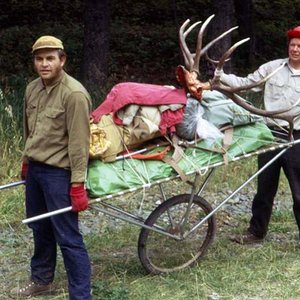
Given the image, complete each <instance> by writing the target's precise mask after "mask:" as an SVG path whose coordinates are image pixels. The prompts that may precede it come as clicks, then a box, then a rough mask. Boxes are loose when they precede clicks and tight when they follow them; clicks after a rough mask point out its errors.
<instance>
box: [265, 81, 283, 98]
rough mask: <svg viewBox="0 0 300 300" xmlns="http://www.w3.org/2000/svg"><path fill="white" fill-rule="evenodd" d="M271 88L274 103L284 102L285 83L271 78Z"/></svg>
mask: <svg viewBox="0 0 300 300" xmlns="http://www.w3.org/2000/svg"><path fill="white" fill-rule="evenodd" d="M268 83H269V88H270V96H271V97H272V101H276V100H279V101H280V100H281V101H282V100H283V99H284V94H285V90H286V87H285V83H284V81H283V80H280V78H270V80H269V82H268Z"/></svg>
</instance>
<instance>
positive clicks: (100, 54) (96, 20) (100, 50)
mask: <svg viewBox="0 0 300 300" xmlns="http://www.w3.org/2000/svg"><path fill="white" fill-rule="evenodd" d="M108 51H109V10H108V0H86V1H85V11H84V46H83V61H82V65H81V80H82V82H83V84H84V85H85V87H86V88H87V89H88V91H89V92H90V93H91V95H92V97H97V98H98V97H99V96H101V93H100V89H101V87H102V86H103V85H104V84H105V82H106V79H107V72H108Z"/></svg>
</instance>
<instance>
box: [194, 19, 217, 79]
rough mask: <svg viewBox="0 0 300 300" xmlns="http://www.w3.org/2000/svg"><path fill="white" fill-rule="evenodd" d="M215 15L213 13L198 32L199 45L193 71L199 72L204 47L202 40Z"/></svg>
mask: <svg viewBox="0 0 300 300" xmlns="http://www.w3.org/2000/svg"><path fill="white" fill-rule="evenodd" d="M214 17H215V15H211V16H210V17H208V18H207V19H206V20H205V22H204V23H203V25H202V26H201V28H200V30H199V33H198V38H197V46H196V52H195V53H196V54H195V59H194V64H193V66H192V71H195V72H197V73H198V74H199V62H200V57H201V48H202V40H203V35H204V33H205V31H206V28H207V26H208V24H209V22H210V21H211V19H212V18H214Z"/></svg>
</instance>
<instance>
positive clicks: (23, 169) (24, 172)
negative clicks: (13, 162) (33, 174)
mask: <svg viewBox="0 0 300 300" xmlns="http://www.w3.org/2000/svg"><path fill="white" fill-rule="evenodd" d="M27 172H28V164H26V163H24V162H23V163H22V167H21V178H22V180H25V179H26V176H27Z"/></svg>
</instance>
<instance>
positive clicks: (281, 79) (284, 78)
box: [221, 58, 300, 130]
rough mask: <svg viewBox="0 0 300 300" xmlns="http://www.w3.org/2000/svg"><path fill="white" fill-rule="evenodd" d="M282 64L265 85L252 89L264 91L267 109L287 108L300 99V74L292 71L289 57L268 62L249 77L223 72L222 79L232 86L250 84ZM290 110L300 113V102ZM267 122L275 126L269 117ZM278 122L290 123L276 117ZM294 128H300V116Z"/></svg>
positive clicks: (285, 124) (281, 123) (282, 123)
mask: <svg viewBox="0 0 300 300" xmlns="http://www.w3.org/2000/svg"><path fill="white" fill-rule="evenodd" d="M280 66H282V68H281V69H280V70H279V71H278V72H276V73H275V74H274V75H273V76H272V77H271V78H270V79H268V80H267V82H266V83H265V84H264V85H261V86H258V87H256V88H254V89H252V90H253V91H262V90H263V91H264V106H265V109H266V110H267V111H272V110H273V111H274V110H282V109H287V108H290V107H291V106H292V105H294V104H295V103H296V102H297V101H298V100H299V99H300V74H299V73H294V72H293V71H292V68H291V67H290V66H289V63H288V58H285V59H277V60H273V61H270V62H267V63H265V64H263V65H262V66H260V67H259V68H258V70H256V71H255V72H254V73H252V74H249V75H248V76H247V77H238V76H235V75H233V74H224V73H223V74H222V75H221V81H222V82H223V83H225V84H227V85H229V86H232V87H239V86H245V85H249V84H252V83H254V82H258V81H259V80H261V79H263V78H265V77H266V76H267V75H268V74H270V73H271V72H272V71H274V70H275V69H276V68H278V67H280ZM290 112H292V113H300V104H297V105H296V106H295V107H294V108H292V110H291V111H290ZM267 123H268V124H269V125H272V126H274V122H272V121H271V120H269V119H268V120H267ZM276 123H278V124H279V125H281V126H287V125H288V123H287V122H286V121H283V120H279V119H276ZM294 129H295V130H300V118H297V119H295V122H294Z"/></svg>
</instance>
